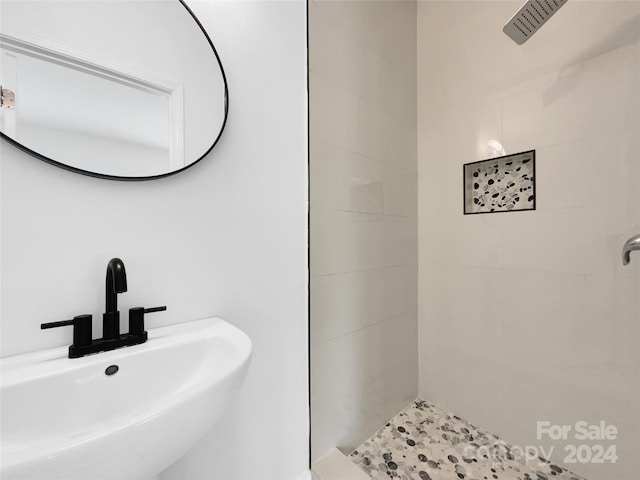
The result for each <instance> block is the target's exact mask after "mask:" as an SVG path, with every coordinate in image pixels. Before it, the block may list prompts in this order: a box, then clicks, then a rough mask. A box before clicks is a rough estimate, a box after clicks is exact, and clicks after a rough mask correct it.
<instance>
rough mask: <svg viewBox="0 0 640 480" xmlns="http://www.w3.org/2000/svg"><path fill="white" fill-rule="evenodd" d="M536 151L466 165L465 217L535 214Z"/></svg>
mask: <svg viewBox="0 0 640 480" xmlns="http://www.w3.org/2000/svg"><path fill="white" fill-rule="evenodd" d="M534 175H535V150H531V151H528V152H522V153H516V154H514V155H507V156H506V157H499V158H491V159H489V160H483V161H481V162H473V163H467V164H465V165H464V213H465V214H472V213H493V212H512V211H518V210H535V185H534V182H535V178H534Z"/></svg>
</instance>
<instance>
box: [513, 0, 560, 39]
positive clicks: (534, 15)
mask: <svg viewBox="0 0 640 480" xmlns="http://www.w3.org/2000/svg"><path fill="white" fill-rule="evenodd" d="M565 3H567V0H528V1H527V2H526V3H525V4H524V5H523V6H522V8H521V9H520V10H518V13H516V14H515V15H514V16H513V17H511V20H509V21H508V22H507V24H506V25H505V26H504V28H503V29H502V31H503V32H504V33H506V34H507V35H508V36H509V37H511V39H512V40H513V41H514V42H516V43H517V44H518V45H522V44H523V43H524V42H526V41H527V40H529V37H531V36H532V35H533V34H534V33H536V32H537V31H538V29H539V28H540V27H541V26H542V25H544V23H545V22H546V21H547V20H549V19H550V18H551V16H552V15H553V14H554V13H556V12H557V11H558V10H560V7H562V6H563V5H564V4H565Z"/></svg>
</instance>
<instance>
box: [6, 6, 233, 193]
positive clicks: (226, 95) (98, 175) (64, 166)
mask: <svg viewBox="0 0 640 480" xmlns="http://www.w3.org/2000/svg"><path fill="white" fill-rule="evenodd" d="M178 2H179V3H180V4H181V5H182V6H183V7H184V8H185V10H186V11H187V12H188V13H189V15H190V16H191V18H192V19H193V21H194V22H195V23H196V25H197V26H198V28H199V29H200V31H201V32H202V34H203V35H204V38H205V39H206V40H207V43H208V44H209V46H210V47H211V50H212V51H213V54H214V55H215V57H216V61H217V62H218V66H219V67H220V72H221V73H222V81H223V83H224V119H223V121H222V127H220V132H218V135H217V137H216V138H215V140H214V141H213V143H212V144H211V146H210V147H209V148H208V149H207V151H206V152H204V153H203V154H202V155H201V156H200V158H198V159H197V160H195V161H193V162H191V163H190V164H189V165H186V166H185V167H183V168H180V169H178V170H174V171H172V172H168V173H163V174H161V175H150V176H146V177H122V176H119V175H107V174H105V173H97V172H91V171H89V170H83V169H81V168H77V167H72V166H71V165H67V164H65V163H62V162H58V161H56V160H53V159H52V158H49V157H46V156H44V155H42V154H40V153H38V152H36V151H35V150H31V149H30V148H29V147H26V146H24V145H22V144H21V143H19V142H17V141H15V140H14V139H12V138H10V137H8V136H7V135H5V134H4V133H2V132H0V138H2V139H3V140H6V141H7V142H8V143H10V144H11V145H13V146H15V147H16V148H18V149H19V150H22V151H23V152H25V153H27V154H29V155H31V156H32V157H35V158H37V159H39V160H42V161H43V162H46V163H49V164H51V165H55V166H56V167H60V168H62V169H64V170H68V171H70V172H74V173H79V174H81V175H87V176H89V177H95V178H102V179H105V180H118V181H123V182H142V181H147V180H157V179H159V178H165V177H169V176H171V175H175V174H176V173H180V172H184V171H185V170H186V169H188V168H191V167H192V166H194V165H195V164H196V163H199V162H200V161H201V160H202V159H203V158H205V157H206V156H207V155H209V153H210V152H211V150H213V147H215V146H216V145H217V143H218V141H219V140H220V137H221V136H222V132H224V128H225V127H226V125H227V117H228V116H229V87H228V85H227V75H226V74H225V72H224V68H223V66H222V61H220V56H219V55H218V52H217V50H216V48H215V47H214V46H213V42H212V41H211V38H210V37H209V34H208V33H207V31H206V30H205V29H204V27H203V26H202V23H200V20H198V17H196V15H195V13H193V11H192V10H191V9H190V8H189V6H188V5H187V4H186V3H185V0H178Z"/></svg>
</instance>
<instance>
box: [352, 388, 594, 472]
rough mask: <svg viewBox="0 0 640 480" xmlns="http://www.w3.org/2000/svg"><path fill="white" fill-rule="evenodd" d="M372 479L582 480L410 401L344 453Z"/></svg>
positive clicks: (463, 422)
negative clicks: (368, 435)
mask: <svg viewBox="0 0 640 480" xmlns="http://www.w3.org/2000/svg"><path fill="white" fill-rule="evenodd" d="M350 458H351V460H352V461H353V462H354V463H355V464H356V465H358V467H360V468H361V469H362V470H364V471H365V472H366V473H367V474H368V475H369V476H370V477H371V478H373V479H383V478H391V479H396V480H458V479H460V480H496V479H497V480H586V479H585V478H584V477H582V476H580V475H577V474H575V473H572V472H570V471H568V470H567V469H565V468H563V467H560V466H558V465H555V464H553V463H551V462H549V461H548V460H545V459H543V458H541V457H538V458H532V457H531V456H529V458H526V457H525V456H524V455H519V454H518V449H517V447H516V448H514V446H513V445H511V444H508V443H506V442H504V441H503V440H500V439H499V438H498V437H497V436H496V435H493V434H492V433H489V432H487V431H484V430H481V429H479V428H478V427H476V426H474V425H472V424H470V423H469V422H467V421H466V420H464V419H462V418H460V417H458V416H456V415H453V414H451V413H448V412H446V411H444V410H442V409H441V408H438V407H436V406H435V405H433V404H431V403H428V402H425V401H424V400H421V399H416V400H415V401H414V402H413V403H412V404H411V405H409V406H408V407H407V408H405V409H404V410H403V411H402V412H400V413H399V414H398V415H396V416H395V417H393V418H392V419H391V420H390V421H389V423H387V424H386V425H385V426H384V427H383V428H382V429H380V430H379V431H378V432H376V433H375V434H374V435H373V436H372V437H371V438H369V439H368V440H365V442H364V443H362V444H361V445H360V446H358V448H356V449H355V450H354V451H353V453H351V455H350Z"/></svg>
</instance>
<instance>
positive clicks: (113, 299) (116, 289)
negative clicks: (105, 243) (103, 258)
mask: <svg viewBox="0 0 640 480" xmlns="http://www.w3.org/2000/svg"><path fill="white" fill-rule="evenodd" d="M105 286H106V288H105V305H106V308H105V313H115V312H117V311H118V293H123V292H126V291H127V272H126V270H125V269H124V262H123V261H122V260H120V259H119V258H112V259H111V260H109V264H108V265H107V280H106V285H105Z"/></svg>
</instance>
